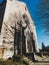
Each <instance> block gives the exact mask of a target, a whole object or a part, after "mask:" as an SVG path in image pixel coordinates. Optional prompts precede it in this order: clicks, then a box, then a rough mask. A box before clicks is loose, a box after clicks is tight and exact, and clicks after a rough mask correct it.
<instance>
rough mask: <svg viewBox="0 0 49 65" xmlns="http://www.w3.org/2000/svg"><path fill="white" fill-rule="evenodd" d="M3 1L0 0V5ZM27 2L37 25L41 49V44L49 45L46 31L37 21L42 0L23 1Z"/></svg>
mask: <svg viewBox="0 0 49 65" xmlns="http://www.w3.org/2000/svg"><path fill="white" fill-rule="evenodd" d="M2 1H3V0H0V3H1V2H2ZM21 1H23V2H25V3H26V4H27V6H28V9H29V12H30V14H31V16H32V19H33V20H34V23H35V24H36V32H37V38H38V47H39V48H41V43H42V42H44V44H45V46H47V45H49V37H48V36H47V35H46V34H45V33H44V29H41V28H40V27H39V25H40V24H39V25H38V21H37V20H36V19H35V17H37V15H36V14H37V13H36V11H37V9H38V6H37V5H38V4H39V3H40V1H41V0H21Z"/></svg>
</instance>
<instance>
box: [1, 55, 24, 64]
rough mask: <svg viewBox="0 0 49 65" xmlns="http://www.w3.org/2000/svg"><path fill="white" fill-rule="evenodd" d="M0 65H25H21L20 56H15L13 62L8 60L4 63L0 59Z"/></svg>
mask: <svg viewBox="0 0 49 65" xmlns="http://www.w3.org/2000/svg"><path fill="white" fill-rule="evenodd" d="M0 65H25V64H24V63H23V56H22V55H15V56H14V60H13V59H8V60H5V61H4V60H3V59H0Z"/></svg>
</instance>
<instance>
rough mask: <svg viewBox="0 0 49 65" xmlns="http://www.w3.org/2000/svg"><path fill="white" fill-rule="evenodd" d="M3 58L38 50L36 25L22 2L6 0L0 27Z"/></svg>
mask: <svg viewBox="0 0 49 65" xmlns="http://www.w3.org/2000/svg"><path fill="white" fill-rule="evenodd" d="M1 38H2V45H3V46H4V48H5V51H4V55H3V58H8V57H12V55H13V54H14V53H16V54H25V53H33V52H38V51H39V50H38V41H37V36H36V27H35V24H34V22H33V20H32V18H31V16H30V13H29V11H28V8H27V6H26V4H25V3H24V2H21V1H17V0H7V4H6V8H5V14H4V19H3V24H2V29H1Z"/></svg>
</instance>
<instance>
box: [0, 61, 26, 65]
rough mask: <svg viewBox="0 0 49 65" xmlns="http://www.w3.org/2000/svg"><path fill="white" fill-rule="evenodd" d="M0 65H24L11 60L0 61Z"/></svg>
mask: <svg viewBox="0 0 49 65" xmlns="http://www.w3.org/2000/svg"><path fill="white" fill-rule="evenodd" d="M0 65H25V64H24V63H23V62H16V61H13V60H7V61H0Z"/></svg>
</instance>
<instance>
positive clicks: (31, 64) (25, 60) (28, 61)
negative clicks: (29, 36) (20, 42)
mask: <svg viewBox="0 0 49 65" xmlns="http://www.w3.org/2000/svg"><path fill="white" fill-rule="evenodd" d="M23 61H24V62H26V63H27V64H28V65H33V64H34V62H33V61H32V60H30V59H28V57H25V56H24V57H23Z"/></svg>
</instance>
